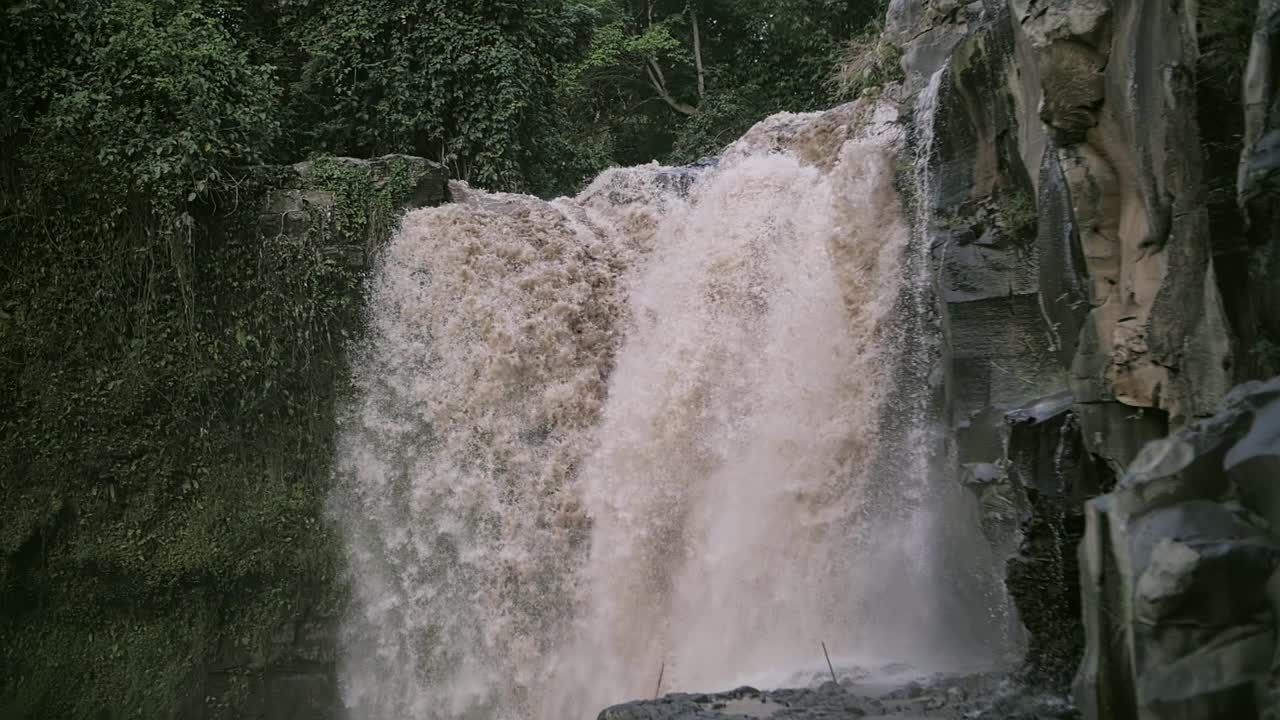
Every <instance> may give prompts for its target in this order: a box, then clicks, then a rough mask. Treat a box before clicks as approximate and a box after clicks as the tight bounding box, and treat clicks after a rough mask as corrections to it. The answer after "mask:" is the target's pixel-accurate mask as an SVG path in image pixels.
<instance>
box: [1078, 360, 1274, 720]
mask: <svg viewBox="0 0 1280 720" xmlns="http://www.w3.org/2000/svg"><path fill="white" fill-rule="evenodd" d="M1277 484H1280V377H1277V378H1274V379H1272V380H1270V381H1268V382H1266V383H1261V382H1254V383H1249V384H1246V385H1243V386H1241V387H1238V388H1236V389H1235V390H1233V391H1232V392H1231V393H1230V394H1229V395H1228V396H1227V397H1226V398H1225V399H1224V401H1223V404H1222V406H1221V409H1220V410H1219V412H1218V413H1217V414H1215V415H1213V416H1212V417H1210V418H1207V419H1204V420H1200V421H1197V422H1194V423H1191V424H1190V425H1189V426H1187V427H1186V428H1183V429H1182V430H1180V431H1178V432H1176V433H1174V434H1173V435H1171V436H1169V437H1167V438H1164V439H1161V440H1157V441H1155V442H1152V443H1149V444H1148V445H1147V446H1146V447H1144V448H1143V449H1142V451H1141V453H1140V454H1139V456H1138V458H1137V459H1135V460H1134V462H1133V463H1132V464H1131V466H1130V467H1129V469H1128V471H1127V472H1126V473H1125V474H1124V476H1123V477H1122V478H1121V479H1120V480H1119V482H1118V483H1117V485H1116V488H1115V489H1114V490H1112V491H1111V492H1110V493H1108V494H1106V495H1102V496H1100V497H1098V498H1095V499H1093V500H1091V501H1089V502H1088V503H1087V504H1086V506H1085V521H1086V522H1085V537H1084V541H1083V542H1082V544H1081V546H1080V551H1079V554H1080V558H1079V562H1080V583H1081V589H1082V601H1083V617H1084V625H1085V634H1086V638H1087V643H1088V650H1087V653H1086V655H1085V658H1084V661H1083V663H1082V664H1081V666H1080V670H1079V674H1078V675H1077V678H1076V681H1075V694H1076V701H1077V703H1078V704H1079V706H1080V708H1081V710H1082V711H1083V713H1084V717H1085V718H1099V719H1102V718H1142V719H1144V720H1183V719H1186V720H1190V719H1191V718H1208V717H1232V718H1236V717H1238V718H1249V717H1259V716H1260V715H1261V714H1262V712H1263V711H1264V710H1265V709H1266V708H1268V707H1270V703H1271V700H1269V699H1268V697H1269V695H1270V693H1273V692H1274V685H1273V679H1272V677H1271V673H1272V667H1273V663H1274V661H1275V656H1276V640H1275V636H1276V630H1277V602H1276V600H1277V595H1276V591H1277V589H1278V583H1280V579H1278V578H1280V573H1278V570H1280V538H1278V537H1277V535H1276V529H1277V528H1280V525H1278V524H1276V523H1278V522H1280V513H1278V512H1277V505H1276V503H1275V497H1276V490H1275V486H1276V485H1277Z"/></svg>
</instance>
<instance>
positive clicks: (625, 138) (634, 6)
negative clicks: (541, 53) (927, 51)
mask: <svg viewBox="0 0 1280 720" xmlns="http://www.w3.org/2000/svg"><path fill="white" fill-rule="evenodd" d="M593 10H594V11H595V12H597V13H598V14H599V17H600V20H599V22H597V23H596V25H595V26H594V30H593V32H592V35H591V38H590V41H589V42H588V43H587V49H586V51H585V52H584V53H583V56H582V59H581V60H580V61H579V62H577V63H572V64H569V65H567V66H564V67H563V68H562V70H561V71H560V81H559V83H558V87H559V89H560V93H561V95H563V96H564V97H565V101H564V102H565V103H566V104H568V105H570V106H573V107H577V108H581V113H580V114H579V116H578V118H577V127H578V131H577V132H576V133H573V137H580V138H583V139H584V144H585V145H586V146H587V147H588V148H589V150H585V153H586V154H592V155H595V154H599V153H600V152H602V151H603V152H605V153H607V154H608V155H610V157H611V159H612V160H613V162H614V163H616V164H622V165H627V164H636V163H644V162H648V161H650V160H655V159H657V160H663V161H673V162H687V161H690V160H694V159H696V158H698V157H701V156H704V155H706V154H709V153H715V152H718V151H719V150H720V149H722V148H723V147H724V146H725V145H726V144H728V143H729V142H731V141H732V140H734V139H736V137H737V136H738V135H740V134H741V133H742V132H744V131H745V130H746V129H748V128H749V127H750V126H751V125H752V124H754V123H756V122H758V121H759V120H761V119H763V118H764V117H766V116H768V115H769V114H772V113H774V112H779V111H782V110H791V111H808V110H816V109H820V108H823V107H825V106H827V105H829V104H830V103H831V102H832V100H833V89H832V86H831V84H830V80H829V79H830V76H831V73H832V67H834V66H835V65H836V64H837V61H838V60H839V57H840V52H841V48H842V46H843V45H844V43H846V42H847V41H849V39H850V38H852V37H854V36H855V35H859V34H863V33H865V32H867V31H865V30H864V29H865V28H867V26H868V24H869V23H872V22H873V21H874V20H877V19H879V18H880V17H881V16H882V14H883V4H882V3H878V2H877V3H852V2H831V1H826V2H823V1H820V0H804V1H801V2H794V3H782V4H780V3H770V2H764V0H719V1H715V2H711V1H707V2H683V1H680V2H670V1H667V0H655V1H654V2H651V3H650V2H624V1H622V0H601V1H600V2H597V3H596V4H595V5H594V6H593ZM695 24H696V27H697V31H698V39H699V42H698V44H697V45H696V46H695V43H694V29H695ZM886 52H888V51H886ZM698 60H701V65H702V68H703V76H702V81H703V82H702V88H700V87H699V78H698V64H699V63H698ZM886 68H887V65H886ZM889 72H890V71H889V70H888V69H886V70H885V74H886V75H887V74H888V73H889ZM703 88H704V89H703ZM663 90H665V91H666V95H667V96H669V97H664V95H663ZM839 92H840V90H839V89H837V90H836V92H835V93H834V95H838V94H839Z"/></svg>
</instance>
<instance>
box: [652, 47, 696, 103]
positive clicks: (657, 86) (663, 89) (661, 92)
mask: <svg viewBox="0 0 1280 720" xmlns="http://www.w3.org/2000/svg"><path fill="white" fill-rule="evenodd" d="M657 66H658V64H657V63H655V62H653V61H652V60H650V61H649V64H648V65H646V66H645V68H644V69H645V72H647V73H649V83H650V84H651V85H652V86H653V89H654V90H655V91H656V92H657V93H658V97H660V98H662V100H663V101H664V102H666V103H667V104H668V105H670V106H671V108H672V109H673V110H675V111H676V112H679V113H681V114H684V115H689V116H693V115H697V114H698V108H696V107H693V106H692V105H690V104H688V103H682V102H680V101H679V100H677V99H675V98H674V97H672V96H671V93H670V92H668V91H667V86H666V85H664V84H663V83H662V82H660V81H659V80H658V75H655V74H654V72H653V71H654V69H655V68H657ZM658 72H659V73H660V72H662V71H661V70H659V71H658Z"/></svg>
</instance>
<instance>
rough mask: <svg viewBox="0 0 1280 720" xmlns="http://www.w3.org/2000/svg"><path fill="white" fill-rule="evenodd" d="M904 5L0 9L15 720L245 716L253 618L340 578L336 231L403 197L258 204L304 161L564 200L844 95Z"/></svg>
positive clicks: (361, 185)
mask: <svg viewBox="0 0 1280 720" xmlns="http://www.w3.org/2000/svg"><path fill="white" fill-rule="evenodd" d="M882 14H883V7H882V5H881V3H879V2H866V1H864V0H796V1H794V2H785V3H779V2H774V1H772V0H691V1H688V2H686V0H646V1H637V0H9V1H8V2H6V3H4V4H3V6H0V77H2V80H0V108H3V113H2V114H0V123H2V124H0V717H4V718H23V717H40V718H115V717H129V718H153V717H173V716H175V715H180V716H188V717H190V716H202V715H207V714H209V713H213V714H215V715H216V712H215V711H216V710H217V708H224V709H225V711H226V713H227V714H228V715H229V716H238V715H240V714H242V713H239V711H238V710H237V709H236V702H237V699H236V698H237V693H240V694H242V695H243V694H244V693H246V692H247V688H248V683H249V682H250V680H251V677H250V676H251V674H252V673H251V670H252V668H253V666H254V663H255V662H260V656H261V654H262V652H265V651H263V650H262V648H263V647H264V646H265V644H266V643H267V640H264V639H263V638H264V636H266V635H269V634H270V633H271V632H272V629H273V628H276V627H278V625H279V623H280V620H281V618H284V617H288V616H289V615H290V613H291V612H294V611H295V609H296V606H297V605H298V604H299V603H301V602H303V601H304V599H305V598H304V596H307V595H312V596H314V595H315V594H317V593H318V594H320V595H325V594H326V593H330V594H331V593H332V585H333V584H334V581H333V578H334V576H335V572H334V568H333V565H334V562H335V556H336V555H335V552H334V547H333V542H332V539H331V537H330V533H329V530H328V529H327V527H326V525H325V522H324V520H323V503H324V498H325V494H326V488H327V483H328V475H327V473H328V469H327V466H328V458H329V453H330V442H331V438H332V435H333V425H334V422H335V410H334V408H335V403H336V398H337V397H338V396H340V393H341V388H342V387H343V385H344V381H345V378H346V377H347V368H346V366H345V364H344V359H343V347H344V345H345V344H346V343H348V342H349V341H350V339H351V338H352V337H353V336H354V335H355V334H357V333H358V327H359V325H360V323H359V313H360V292H359V287H360V282H361V275H360V271H359V270H358V269H353V268H351V267H349V266H347V265H344V264H343V263H341V262H339V261H338V260H336V259H334V258H333V257H332V256H331V254H327V253H326V252H324V250H325V248H324V245H325V243H326V242H327V241H328V238H326V237H325V235H326V234H332V233H340V234H341V233H346V234H358V233H360V232H364V229H365V228H364V225H366V224H368V223H370V222H372V221H371V220H370V219H369V218H368V217H366V216H365V215H366V210H367V209H368V208H382V209H383V211H385V212H393V208H394V206H395V203H396V202H397V201H398V197H399V195H400V194H403V192H404V191H405V188H404V186H403V183H397V182H391V183H389V184H384V185H379V186H377V187H373V186H371V185H370V184H369V182H368V180H367V179H365V178H360V177H345V176H343V175H342V173H341V172H337V171H335V172H334V173H332V174H331V177H328V178H327V180H328V181H329V182H328V184H327V185H326V187H325V189H328V190H332V191H335V192H336V193H337V195H338V201H339V206H340V209H341V208H342V207H343V204H344V203H345V204H346V205H345V206H346V208H347V209H346V210H340V212H339V214H338V216H337V217H336V218H335V219H333V221H332V222H331V226H327V227H328V229H326V230H325V231H324V232H320V233H310V234H307V235H306V236H305V237H296V236H286V235H280V236H272V235H269V234H263V233H261V232H260V231H259V230H258V229H257V228H256V226H255V225H254V222H255V217H256V214H257V212H258V209H259V208H260V207H261V204H262V202H263V198H264V194H265V193H266V192H269V191H270V190H271V189H272V188H274V187H277V186H278V184H279V178H280V174H281V172H282V170H281V166H282V165H284V164H287V163H291V162H295V161H298V160H302V159H305V158H310V157H318V156H325V155H349V156H357V157H371V156H377V155H382V154H387V153H407V154H414V155H420V156H424V157H427V158H429V159H432V160H435V161H437V162H441V163H442V164H444V165H445V166H446V167H447V168H448V170H449V172H450V174H451V175H452V176H453V177H456V178H461V179H465V180H468V181H470V182H472V183H473V184H476V185H479V186H483V187H486V188H490V189H501V190H516V191H526V192H535V193H539V194H543V195H551V194H556V193H562V192H570V191H573V190H574V189H575V188H578V187H580V186H581V184H582V183H583V182H584V180H585V179H586V178H588V177H590V176H592V175H593V174H595V173H596V172H598V171H599V170H601V169H602V168H604V167H606V166H608V165H611V164H633V163H641V162H648V161H650V160H654V159H657V160H662V161H674V162H680V161H687V160H692V159H694V158H697V157H699V156H701V155H703V154H705V153H709V152H714V151H715V150H716V149H717V148H719V147H721V146H723V145H725V144H727V143H728V142H730V141H731V140H732V139H733V138H735V137H736V136H737V135H738V134H739V133H740V132H742V131H743V130H744V129H746V128H747V127H748V126H749V125H750V124H751V123H753V122H755V121H756V120H758V119H760V118H762V117H763V116H765V115H767V114H769V113H770V112H773V111H776V110H781V109H788V110H806V109H815V108H818V107H822V106H827V105H830V104H833V103H834V102H835V101H838V100H843V99H846V98H848V97H851V96H852V95H854V94H856V93H857V92H858V91H860V90H861V87H862V85H864V84H866V82H870V81H873V80H876V79H877V78H878V77H879V75H881V74H883V73H884V72H885V71H886V69H887V68H890V67H891V66H892V63H891V62H888V61H891V60H892V59H893V58H891V57H885V58H875V59H874V61H873V62H870V63H865V62H864V63H855V64H854V65H853V66H852V67H854V68H855V70H854V71H853V75H852V76H851V75H850V73H849V72H848V71H846V73H845V74H844V76H843V78H842V79H841V82H837V83H834V84H833V83H832V81H831V75H832V69H833V67H834V66H836V65H837V64H838V61H839V60H840V59H841V54H842V53H844V52H847V50H848V48H850V47H853V48H866V47H869V46H875V43H868V42H867V38H869V37H874V36H875V32H876V29H877V28H876V27H875V22H876V21H877V20H878V18H880V17H881V16H882ZM877 52H879V51H877ZM880 60H884V61H885V62H880ZM846 67H849V66H848V65H847V64H846ZM864 81H866V82H864ZM335 167H336V166H335ZM384 219H385V218H384ZM355 226H359V227H355ZM316 588H319V589H318V590H317V589H316ZM309 601H314V598H312V599H311V600H309ZM245 657H247V658H249V660H242V659H241V658H245ZM254 658H259V659H258V660H254ZM210 668H214V670H216V673H218V674H219V677H222V678H224V679H225V682H223V683H222V684H221V685H219V686H217V687H216V688H214V687H211V686H209V685H207V683H206V681H205V679H204V678H206V677H207V676H208V675H209V673H210V672H214V670H210ZM195 708H199V711H198V712H197V710H195Z"/></svg>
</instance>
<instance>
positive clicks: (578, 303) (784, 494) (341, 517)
mask: <svg viewBox="0 0 1280 720" xmlns="http://www.w3.org/2000/svg"><path fill="white" fill-rule="evenodd" d="M901 127H902V126H901V123H900V120H899V118H898V117H897V112H896V110H895V109H894V106H893V105H891V104H889V103H887V102H876V101H871V100H862V101H859V102H858V103H854V104H850V105H847V106H843V107H841V108H837V109H836V110H832V111H829V112H825V113H812V114H803V115H796V114H782V115H778V116H775V117H772V118H769V119H768V120H766V121H764V122H762V123H760V124H759V125H757V126H756V127H755V128H753V129H752V130H751V131H750V132H749V133H748V134H747V135H746V136H745V137H743V138H742V139H741V140H739V141H738V142H737V143H735V144H734V145H732V146H731V147H730V148H729V149H728V150H727V151H726V152H725V153H724V154H723V156H722V157H721V159H720V162H719V164H718V166H716V167H715V168H712V169H707V170H704V171H703V172H702V176H701V177H699V178H698V179H697V180H696V182H694V183H693V184H692V187H689V188H687V192H686V191H685V189H686V188H685V186H686V185H688V183H687V182H685V181H684V180H685V178H684V177H683V176H677V175H676V173H675V171H674V170H672V169H664V168H658V167H656V166H652V167H648V168H636V169H630V170H612V171H609V172H606V173H605V174H603V175H602V176H601V177H600V178H598V179H597V180H596V181H595V182H594V183H593V184H592V185H591V186H590V187H589V188H587V189H586V190H585V191H584V192H583V193H581V194H580V195H578V196H577V197H574V198H562V199H559V200H556V201H553V202H544V201H541V200H537V199H535V198H530V197H524V196H517V195H502V194H487V193H480V192H476V191H472V190H470V189H469V188H466V187H465V186H461V185H458V186H457V187H455V192H454V197H455V200H456V202H455V203H453V204H450V205H446V206H443V207H440V208H432V209H424V210H418V211H415V212H413V213H410V214H409V215H408V216H407V217H406V218H405V220H404V223H403V227H402V228H401V230H400V232H399V233H398V235H397V236H396V237H395V238H394V240H393V241H392V243H391V244H390V246H389V247H388V248H387V249H386V250H385V253H384V256H383V258H382V260H381V264H380V268H379V270H378V272H377V275H376V278H375V281H374V285H373V288H372V297H371V308H370V318H369V322H370V328H369V338H368V341H367V343H366V344H365V345H364V346H363V347H362V348H361V349H360V351H359V352H358V353H357V357H356V364H357V373H356V378H355V384H356V398H357V399H356V401H355V402H354V403H353V405H352V407H351V408H350V410H349V412H348V413H346V415H345V417H344V420H343V425H342V428H341V430H340V441H339V454H338V458H337V489H336V490H335V495H334V498H333V502H332V508H333V509H332V514H333V515H334V517H335V519H336V521H337V523H338V525H339V527H340V530H341V532H342V536H343V539H344V542H345V544H346V548H347V551H348V566H349V580H350V582H351V586H352V589H353V608H352V611H351V613H350V617H349V618H348V619H347V621H346V622H345V624H344V631H343V647H342V657H341V661H340V675H341V681H342V685H343V695H344V698H345V702H346V704H347V706H348V708H349V711H350V715H351V717H352V718H358V719H360V720H390V719H391V718H397V719H398V718H407V717H412V718H512V719H514V718H534V719H544V720H553V719H557V720H558V719H560V718H564V719H568V720H577V719H579V718H592V717H594V716H595V713H597V712H598V711H599V710H600V709H601V708H602V707H604V706H605V705H608V704H611V703H614V702H620V701H624V700H628V699H634V698H637V697H643V696H646V695H649V694H651V693H652V692H653V691H654V683H655V681H656V679H657V677H658V674H659V670H660V668H661V669H662V673H663V677H664V680H663V685H662V687H663V690H664V691H670V690H694V689H698V690H715V689H723V688H726V687H730V686H733V685H735V684H740V683H742V682H747V681H752V682H757V683H761V684H770V683H780V682H784V681H785V680H784V678H785V677H786V675H785V673H787V672H790V671H794V670H796V669H803V668H805V667H810V666H814V667H816V664H815V661H816V662H817V663H821V662H822V661H821V657H822V656H821V648H820V644H821V643H823V642H825V643H826V644H827V645H828V646H829V647H830V648H831V649H832V650H833V654H835V655H836V656H837V661H838V662H842V661H853V660H855V659H859V658H878V659H883V660H914V659H919V658H911V657H905V656H906V655H910V654H911V653H913V652H920V651H921V648H929V647H931V644H936V643H935V640H936V636H937V634H938V632H939V627H940V626H941V624H942V623H943V621H942V620H941V619H939V618H937V617H936V616H937V614H938V613H937V599H936V597H934V595H936V591H941V590H940V588H941V586H939V587H938V588H934V587H932V586H930V585H929V582H930V580H929V578H930V577H931V576H932V573H933V572H934V571H935V570H936V569H937V562H936V561H934V560H932V559H931V555H932V554H933V553H934V545H931V544H930V538H928V537H922V535H928V534H929V533H930V532H932V530H931V528H933V527H934V525H935V523H931V522H928V521H918V520H917V517H923V516H925V515H926V514H927V513H926V512H925V510H926V508H925V506H926V505H928V502H929V498H930V497H932V495H931V494H930V493H929V492H928V491H927V486H928V485H929V480H928V475H929V470H928V468H927V467H926V466H927V464H928V461H927V458H928V457H929V455H930V452H931V451H930V450H929V449H928V448H927V447H924V446H925V445H927V444H928V443H930V442H931V439H930V437H929V436H928V433H927V430H926V429H924V426H923V423H925V422H927V418H925V417H923V411H922V410H921V408H923V407H924V405H922V404H921V402H920V401H919V398H920V397H922V395H921V393H924V396H927V391H926V390H922V389H918V388H917V389H912V390H911V391H910V392H905V390H904V388H903V387H902V386H903V379H904V377H911V378H914V377H915V376H916V373H911V372H908V373H906V374H905V375H904V374H903V373H902V372H901V371H900V370H901V368H902V367H903V366H904V365H903V363H904V362H908V361H911V358H910V357H909V355H910V354H911V353H913V352H915V351H916V350H917V348H918V347H920V343H921V342H922V339H921V338H919V337H915V336H916V335H918V334H919V333H924V332H929V331H928V329H927V328H926V327H925V326H924V325H920V324H919V323H916V322H915V321H914V320H908V321H904V320H903V306H904V302H905V303H906V304H907V305H910V304H911V303H912V302H917V300H913V299H912V298H918V297H920V293H922V292H926V291H925V290H924V289H923V288H922V287H918V286H920V285H921V283H924V284H927V283H928V277H927V272H925V273H921V272H919V268H920V267H922V265H921V263H923V262H924V260H923V255H922V253H923V252H924V250H922V249H921V248H920V243H918V242H917V243H913V242H912V234H911V232H910V229H909V227H908V223H907V222H906V221H905V218H904V212H905V211H904V208H903V207H902V205H901V203H900V200H899V196H898V193H897V190H896V185H895V178H896V176H897V175H898V168H899V167H900V166H901V164H902V158H904V157H905V154H906V151H905V150H904V145H905V141H904V137H903V136H904V133H903V131H902V129H901ZM673 178H674V180H673ZM913 248H914V249H913ZM913 256H914V259H913ZM904 298H906V300H905V301H904ZM906 315H907V316H910V312H908V313H907V314H906ZM917 379H918V378H917ZM904 392H905V394H904ZM904 402H905V405H902V407H899V404H901V403H904ZM904 433H905V434H904ZM891 435H892V436H893V438H890V437H889V436H891ZM912 443H914V444H915V445H916V446H917V447H914V448H912V447H911V444H912ZM886 448H892V449H893V451H894V452H898V451H901V452H905V453H907V454H909V455H911V457H910V458H907V459H905V460H902V461H900V462H885V460H884V458H885V456H886ZM922 458H923V459H924V460H921V459H922ZM904 563H906V566H904ZM904 577H905V578H908V580H906V581H904V580H903V578H904ZM960 622H963V620H961V621H960ZM780 673H781V674H780Z"/></svg>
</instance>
